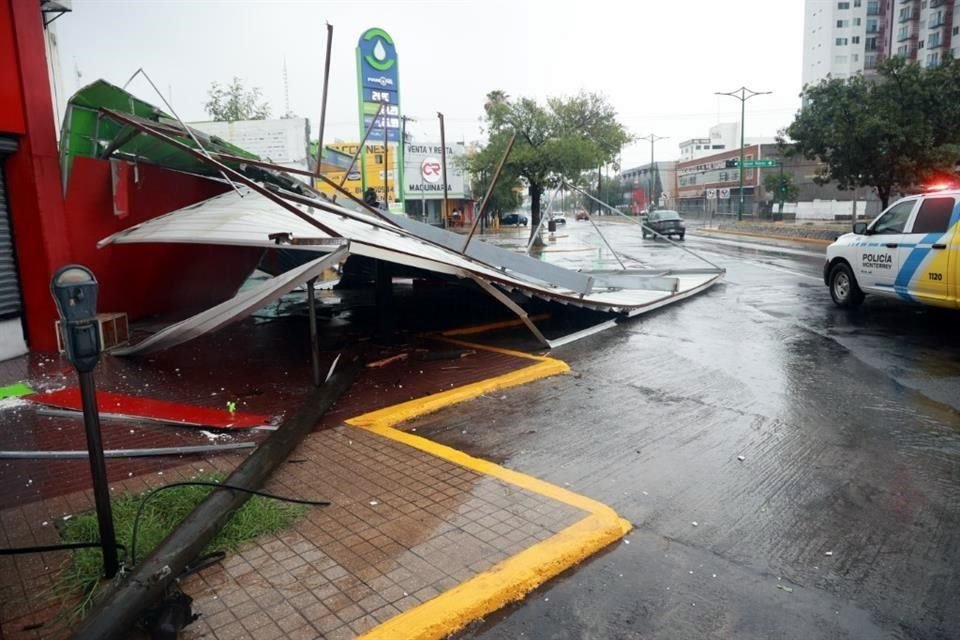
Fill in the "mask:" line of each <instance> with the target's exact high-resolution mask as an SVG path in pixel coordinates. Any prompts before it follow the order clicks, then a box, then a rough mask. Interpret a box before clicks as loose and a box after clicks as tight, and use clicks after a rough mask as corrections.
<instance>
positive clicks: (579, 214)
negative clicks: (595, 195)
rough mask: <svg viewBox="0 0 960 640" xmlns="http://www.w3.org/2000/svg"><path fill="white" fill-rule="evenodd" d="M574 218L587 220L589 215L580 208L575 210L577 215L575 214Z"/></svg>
mask: <svg viewBox="0 0 960 640" xmlns="http://www.w3.org/2000/svg"><path fill="white" fill-rule="evenodd" d="M574 218H575V219H577V220H589V219H590V215H589V214H588V213H587V212H586V211H585V210H583V209H580V211H577V215H575V216H574Z"/></svg>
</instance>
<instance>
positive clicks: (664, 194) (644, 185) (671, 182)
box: [620, 160, 677, 214]
mask: <svg viewBox="0 0 960 640" xmlns="http://www.w3.org/2000/svg"><path fill="white" fill-rule="evenodd" d="M620 182H621V184H622V185H623V186H624V187H625V189H626V190H627V191H626V193H627V194H629V202H627V203H624V204H629V205H630V209H631V212H632V213H634V214H636V213H640V211H642V210H644V209H647V208H649V205H650V203H651V202H653V203H654V204H655V205H656V206H658V207H661V208H664V207H672V206H673V204H674V202H675V201H676V197H677V161H676V160H665V161H657V162H654V163H652V164H651V163H649V162H648V163H647V164H644V165H640V166H639V167H632V168H630V169H625V170H623V171H622V172H621V173H620Z"/></svg>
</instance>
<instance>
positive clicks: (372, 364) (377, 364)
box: [367, 353, 409, 369]
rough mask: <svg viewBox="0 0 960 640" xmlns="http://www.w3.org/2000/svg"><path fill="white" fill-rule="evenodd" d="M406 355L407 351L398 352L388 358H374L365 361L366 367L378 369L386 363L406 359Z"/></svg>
mask: <svg viewBox="0 0 960 640" xmlns="http://www.w3.org/2000/svg"><path fill="white" fill-rule="evenodd" d="M408 355H409V354H407V353H398V354H397V355H395V356H390V357H389V358H384V359H383V360H374V361H373V362H368V363H367V368H368V369H379V368H380V367H385V366H387V365H388V364H392V363H394V362H400V361H401V360H406V359H407V356H408Z"/></svg>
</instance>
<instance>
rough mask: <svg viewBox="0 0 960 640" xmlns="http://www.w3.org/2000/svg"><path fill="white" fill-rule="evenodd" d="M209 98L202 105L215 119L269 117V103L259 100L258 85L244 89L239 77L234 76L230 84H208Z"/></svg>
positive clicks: (233, 120)
mask: <svg viewBox="0 0 960 640" xmlns="http://www.w3.org/2000/svg"><path fill="white" fill-rule="evenodd" d="M207 95H208V97H209V99H208V100H207V104H206V105H204V109H206V111H207V114H208V115H209V116H210V117H211V118H213V119H214V120H217V121H223V122H235V121H237V120H265V119H267V118H269V117H270V105H269V104H267V103H266V102H264V101H262V100H261V93H260V89H259V88H258V87H254V88H252V89H249V90H248V89H246V88H244V86H243V82H242V81H241V80H240V78H237V77H236V76H234V78H233V81H231V82H230V84H228V85H226V86H223V85H221V84H220V83H219V82H213V83H211V84H210V89H209V90H208V91H207Z"/></svg>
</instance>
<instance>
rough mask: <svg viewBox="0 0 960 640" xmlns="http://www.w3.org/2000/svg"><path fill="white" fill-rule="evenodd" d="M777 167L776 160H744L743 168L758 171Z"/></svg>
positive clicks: (738, 162)
mask: <svg viewBox="0 0 960 640" xmlns="http://www.w3.org/2000/svg"><path fill="white" fill-rule="evenodd" d="M736 162H737V164H738V165H739V164H740V161H739V160H738V161H736ZM775 166H777V161H776V160H744V161H743V168H744V169H758V168H767V169H769V168H770V167H775Z"/></svg>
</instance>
